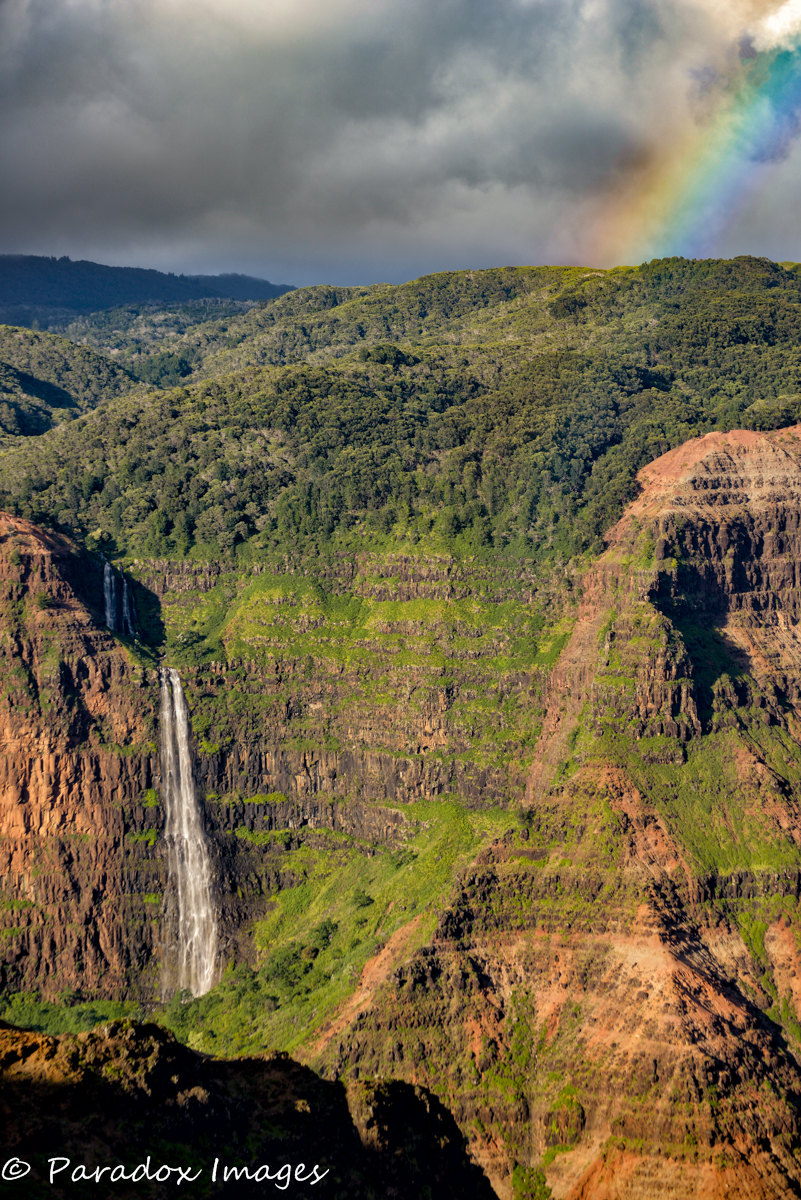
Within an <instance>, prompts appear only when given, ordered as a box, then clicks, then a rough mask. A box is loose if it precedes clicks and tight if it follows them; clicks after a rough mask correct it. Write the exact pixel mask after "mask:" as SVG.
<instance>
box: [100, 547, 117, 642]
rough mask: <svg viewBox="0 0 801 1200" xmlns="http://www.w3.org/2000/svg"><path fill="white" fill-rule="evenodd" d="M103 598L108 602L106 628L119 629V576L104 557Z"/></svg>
mask: <svg viewBox="0 0 801 1200" xmlns="http://www.w3.org/2000/svg"><path fill="white" fill-rule="evenodd" d="M103 563H104V566H103V599H104V600H105V602H106V629H110V630H111V632H112V633H116V631H117V577H116V575H115V574H114V571H113V569H112V566H111V563H110V562H106V560H105V559H103Z"/></svg>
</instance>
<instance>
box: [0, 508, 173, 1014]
mask: <svg viewBox="0 0 801 1200" xmlns="http://www.w3.org/2000/svg"><path fill="white" fill-rule="evenodd" d="M97 592H98V580H97V578H95V577H94V576H93V574H92V565H91V563H90V562H88V560H87V559H86V558H85V557H83V556H81V555H79V554H78V553H77V551H76V549H75V548H74V547H73V546H72V545H71V544H70V543H68V542H67V541H66V540H64V539H62V538H59V537H57V536H55V535H51V534H45V533H43V532H42V531H41V530H39V529H37V528H36V527H35V526H33V525H31V524H29V523H28V522H25V521H19V520H13V519H11V518H8V517H6V516H3V517H2V518H0V624H1V625H2V645H1V648H0V653H1V654H2V667H0V673H2V679H3V688H2V694H0V839H1V840H0V863H1V864H2V865H0V887H2V897H3V900H2V911H1V912H0V922H1V923H2V930H3V939H4V951H5V953H4V955H3V959H4V967H3V980H4V983H5V984H6V985H7V986H11V987H14V988H28V989H30V988H35V987H44V988H45V989H46V990H48V991H49V992H50V993H51V994H54V993H55V992H57V991H61V990H63V989H66V988H69V989H72V990H80V989H83V990H85V991H86V992H87V993H88V994H90V995H91V994H96V993H97V992H98V991H100V992H102V993H103V994H107V995H111V994H114V993H118V994H119V993H120V992H134V993H136V992H139V991H140V990H141V989H144V990H145V991H147V989H148V982H147V979H148V974H149V973H150V971H151V968H150V966H149V964H150V962H151V960H152V952H153V947H154V941H155V939H154V926H153V922H152V916H153V915H155V913H154V906H153V904H152V903H151V902H150V898H149V897H150V895H151V894H152V893H156V892H160V891H161V885H160V881H159V865H158V863H157V862H156V861H155V860H154V859H153V857H152V854H151V852H150V850H149V847H148V845H147V842H146V840H145V841H141V840H137V839H140V838H142V837H143V831H144V830H145V829H146V828H147V827H148V826H149V825H150V824H151V822H150V821H149V820H148V815H149V810H148V809H147V808H146V807H144V804H145V803H146V797H147V792H148V789H152V788H153V784H154V779H155V775H156V772H157V758H156V753H155V751H156V745H155V737H156V726H155V715H156V714H155V711H154V706H153V696H152V688H151V687H150V686H149V684H150V679H149V676H150V674H151V672H149V671H148V670H147V669H145V668H143V667H142V666H141V665H140V664H138V663H137V662H136V661H135V660H134V659H132V657H131V656H130V655H129V654H128V653H127V652H126V651H125V649H124V648H123V647H121V646H120V645H119V643H118V642H116V641H115V639H114V638H112V637H111V636H110V635H109V634H108V633H106V632H105V630H104V629H103V628H102V616H101V612H99V611H98V610H97V608H95V607H93V600H94V602H95V603H96V602H97ZM101 595H102V593H101ZM155 911H156V912H157V911H158V910H157V907H156V910H155Z"/></svg>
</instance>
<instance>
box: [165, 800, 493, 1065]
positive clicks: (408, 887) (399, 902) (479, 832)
mask: <svg viewBox="0 0 801 1200" xmlns="http://www.w3.org/2000/svg"><path fill="white" fill-rule="evenodd" d="M396 807H398V808H400V809H401V810H402V811H404V812H405V813H406V814H407V816H408V818H409V819H410V820H411V821H412V822H414V825H413V830H414V833H413V836H411V837H409V838H408V839H407V840H406V841H405V842H404V844H403V846H402V848H400V849H395V850H393V849H383V850H379V851H377V852H374V851H373V850H372V849H371V848H370V847H368V846H367V845H364V846H360V845H359V843H358V842H355V841H354V839H352V838H349V837H347V836H345V835H344V834H337V833H333V832H330V831H329V832H324V831H320V830H318V831H316V835H315V836H316V839H318V840H317V841H316V842H315V846H314V848H312V847H310V846H307V845H301V846H300V847H299V848H297V849H293V850H292V851H291V853H290V854H288V855H287V860H288V861H287V865H288V866H290V869H291V870H292V872H293V875H294V876H295V877H296V883H295V886H292V887H287V888H284V889H283V890H281V891H279V892H278V893H277V895H276V896H275V901H276V903H275V907H274V909H273V911H272V912H271V913H270V914H269V915H268V916H267V917H266V918H265V919H264V920H262V921H258V922H256V924H255V927H254V930H253V935H254V941H255V944H256V947H257V950H258V956H259V963H258V967H257V968H256V969H255V970H253V969H251V968H250V967H247V966H245V965H240V966H237V967H233V968H229V970H228V971H227V972H226V973H225V975H224V976H223V979H222V981H221V982H220V983H219V984H218V986H217V987H215V988H214V990H213V991H212V992H210V993H209V994H208V995H206V996H202V997H200V998H199V999H196V1000H193V999H190V998H189V997H187V996H186V995H179V996H176V997H175V998H174V999H173V1000H172V1001H171V1002H170V1004H169V1005H168V1006H167V1007H166V1009H164V1010H163V1012H162V1013H161V1014H160V1015H159V1018H158V1019H159V1020H160V1021H162V1022H163V1023H164V1024H165V1025H167V1027H168V1028H170V1029H172V1030H173V1032H174V1033H175V1034H176V1036H178V1037H180V1038H181V1040H183V1041H186V1042H188V1044H189V1045H191V1046H194V1047H195V1048H196V1049H201V1050H204V1051H206V1052H209V1053H216V1054H246V1053H253V1052H256V1051H258V1050H262V1049H264V1048H265V1047H267V1046H269V1047H273V1048H276V1049H281V1050H292V1049H294V1048H296V1047H298V1046H299V1045H301V1044H302V1043H305V1044H306V1045H308V1044H309V1043H310V1042H313V1040H314V1036H315V1032H316V1031H317V1030H318V1029H319V1028H320V1026H321V1025H323V1024H324V1023H325V1021H326V1020H328V1019H330V1016H331V1014H332V1013H333V1012H335V1011H336V1009H337V1007H338V1006H339V1005H340V1004H342V1003H344V1002H345V1001H346V1000H347V998H348V997H349V996H350V995H351V993H352V992H353V990H354V988H355V987H356V984H357V982H358V980H359V977H360V975H361V971H362V968H363V967H364V964H365V963H366V962H367V960H368V958H370V957H371V956H372V955H373V954H374V953H375V952H376V950H377V949H379V948H380V947H382V946H384V945H386V944H387V942H388V941H389V939H390V938H391V937H392V936H393V935H399V936H401V937H402V939H403V940H402V947H403V957H407V956H408V954H409V953H411V951H412V950H414V949H416V948H417V947H418V946H420V945H423V944H424V943H425V941H426V940H427V939H428V938H429V937H430V936H431V934H432V933H433V930H434V925H435V922H436V909H437V905H438V903H441V902H442V900H443V899H444V897H445V896H446V895H447V893H448V891H449V890H450V887H451V885H452V880H453V876H454V873H455V872H456V871H458V869H459V868H460V867H461V866H463V865H466V864H467V863H468V862H469V861H470V859H471V858H473V857H474V856H475V854H476V852H477V851H478V849H479V848H480V847H481V846H482V844H486V840H487V839H488V838H490V837H497V836H499V835H500V834H502V833H503V832H504V831H505V830H506V829H508V828H510V827H511V826H512V825H513V823H514V816H513V815H512V814H510V813H507V812H503V811H499V810H491V809H490V810H483V811H479V812H475V813H473V812H468V811H466V810H465V809H464V808H463V807H462V806H461V805H459V804H455V803H447V802H437V803H432V804H424V803H419V804H414V805H404V806H401V805H398V806H396ZM255 837H256V838H260V839H262V842H261V844H262V845H267V844H269V843H270V842H272V844H273V845H275V844H276V842H277V841H278V840H279V838H280V835H276V834H262V835H259V834H257V835H255ZM321 842H323V843H324V845H321V844H320V843H321ZM368 850H369V856H368V854H367V853H366V851H368ZM404 928H405V929H406V933H405V935H404V934H403V932H402V931H403V930H404Z"/></svg>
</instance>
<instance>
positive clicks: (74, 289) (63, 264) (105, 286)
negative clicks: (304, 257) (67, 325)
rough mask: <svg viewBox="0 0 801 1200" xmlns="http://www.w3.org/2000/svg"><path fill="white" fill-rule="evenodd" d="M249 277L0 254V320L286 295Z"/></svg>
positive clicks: (285, 288)
mask: <svg viewBox="0 0 801 1200" xmlns="http://www.w3.org/2000/svg"><path fill="white" fill-rule="evenodd" d="M291 290H292V288H291V287H290V286H289V285H287V284H276V283H269V282H268V281H267V280H266V279H254V278H252V277H251V276H249V275H172V274H169V275H167V274H164V273H163V272H162V271H150V270H144V269H142V268H140V267H109V266H105V265H103V264H101V263H93V262H85V261H80V262H72V261H71V260H70V259H69V258H47V257H44V256H41V255H32V254H2V255H0V317H3V318H5V319H6V320H9V319H12V313H11V310H23V309H25V308H46V309H68V310H73V311H77V312H94V311H97V310H99V309H104V308H115V307H117V306H118V305H121V304H143V303H149V302H156V303H162V304H175V303H177V302H180V301H186V300H201V299H204V298H206V297H217V298H229V299H235V300H271V299H273V298H274V297H276V296H281V295H283V293H284V292H288V291H291Z"/></svg>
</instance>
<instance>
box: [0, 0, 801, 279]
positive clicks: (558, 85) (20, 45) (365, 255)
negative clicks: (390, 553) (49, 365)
mask: <svg viewBox="0 0 801 1200" xmlns="http://www.w3.org/2000/svg"><path fill="white" fill-rule="evenodd" d="M794 6H795V7H799V4H798V0H790V2H789V4H787V3H785V4H784V5H782V4H781V3H776V2H768V0H0V252H5V253H29V254H56V255H62V254H68V255H70V257H72V258H91V259H95V260H96V261H100V262H109V263H116V264H123V265H136V266H153V267H158V268H160V269H162V270H174V271H185V272H211V273H216V272H219V271H229V270H234V271H243V272H246V273H248V274H255V275H261V276H263V277H266V278H269V279H271V280H273V281H275V282H288V283H294V284H308V283H320V282H333V283H372V282H377V281H380V280H389V281H394V282H399V281H402V280H405V279H410V278H414V277H416V276H418V275H421V274H424V273H427V272H430V271H437V270H444V269H449V268H461V267H485V266H498V265H503V264H507V263H543V262H547V263H567V262H578V263H587V264H588V265H590V264H591V265H598V266H610V265H613V263H612V262H610V261H599V255H604V254H606V255H608V254H609V253H610V251H609V250H603V251H602V250H600V249H599V246H600V245H601V244H602V243H600V242H599V241H598V239H597V237H596V235H595V232H594V231H595V230H596V227H597V226H598V224H599V222H601V223H602V222H603V221H604V220H605V219H607V218H608V216H609V213H610V211H612V212H614V210H615V205H616V203H617V197H618V196H619V195H623V194H625V195H629V196H630V195H631V192H632V188H634V189H635V190H636V188H637V187H638V186H639V179H640V174H641V173H644V172H646V171H647V170H648V169H649V167H652V166H653V162H654V157H655V156H658V155H660V154H661V153H663V152H664V153H674V154H675V153H677V151H676V149H675V147H676V145H680V144H681V133H682V130H683V129H684V128H685V127H686V126H687V123H688V122H695V123H696V125H697V124H698V122H703V121H704V120H705V119H706V118H705V111H706V110H705V105H707V107H708V105H709V104H710V100H709V96H710V94H711V95H712V96H713V101H712V103H713V102H714V95H715V92H716V88H717V87H718V81H719V80H720V78H721V72H722V71H724V70H725V62H726V61H727V56H729V57H730V56H731V53H732V48H733V47H735V46H737V45H739V44H740V43H741V39H742V37H743V35H744V34H748V33H749V32H752V31H753V29H754V28H756V26H757V25H758V23H759V22H760V21H762V22H763V24H764V21H765V20H766V19H768V20H770V19H774V22H775V18H776V13H777V12H778V13H779V15H780V17H781V14H782V13H785V15H786V12H787V11H789V10H793V9H794ZM722 64H723V65H722ZM799 196H801V153H799V148H798V146H797V145H796V143H795V141H793V140H792V138H791V139H790V142H789V143H788V146H787V148H786V154H785V155H784V157H783V158H782V161H780V162H779V163H777V164H773V165H771V167H770V169H769V170H767V171H766V170H765V169H764V167H761V168H760V171H759V172H755V174H754V182H753V187H752V188H751V189H750V190H746V191H744V192H743V194H742V195H741V196H740V198H739V199H738V202H737V204H736V205H735V206H734V207H733V208H732V209H731V211H729V212H727V213H726V217H725V220H724V221H722V222H721V228H720V229H719V230H716V231H715V234H714V238H713V242H714V245H711V246H710V252H716V253H720V254H725V255H730V254H738V253H753V254H767V255H769V256H770V257H773V258H777V259H794V260H795V259H801V220H800V219H799V218H800V217H801V203H800V202H799ZM681 251H682V247H680V246H677V247H675V252H676V253H681ZM620 252H621V253H622V252H623V251H620ZM638 261H639V260H638Z"/></svg>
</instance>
